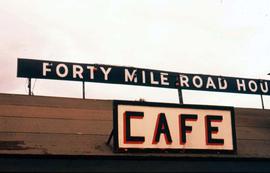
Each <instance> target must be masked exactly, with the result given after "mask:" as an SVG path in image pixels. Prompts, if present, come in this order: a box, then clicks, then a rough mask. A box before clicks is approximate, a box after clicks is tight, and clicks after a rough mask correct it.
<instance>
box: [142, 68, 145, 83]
mask: <svg viewBox="0 0 270 173" xmlns="http://www.w3.org/2000/svg"><path fill="white" fill-rule="evenodd" d="M142 83H145V71H144V70H143V71H142Z"/></svg>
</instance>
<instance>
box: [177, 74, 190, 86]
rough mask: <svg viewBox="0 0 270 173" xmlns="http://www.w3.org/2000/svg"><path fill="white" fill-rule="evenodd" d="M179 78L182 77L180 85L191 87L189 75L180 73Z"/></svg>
mask: <svg viewBox="0 0 270 173" xmlns="http://www.w3.org/2000/svg"><path fill="white" fill-rule="evenodd" d="M179 78H180V86H181V87H183V86H184V85H185V86H186V87H189V84H188V77H187V76H185V75H181V74H180V75H179Z"/></svg>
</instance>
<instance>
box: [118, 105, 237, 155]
mask: <svg viewBox="0 0 270 173" xmlns="http://www.w3.org/2000/svg"><path fill="white" fill-rule="evenodd" d="M113 111H114V112H113V116H114V117H113V121H114V127H113V129H114V151H115V152H148V151H150V152H152V151H162V152H163V151H168V152H170V151H171V152H214V153H235V152H236V139H235V138H236V136H235V124H234V110H233V108H232V107H219V106H200V105H178V104H161V103H148V102H130V101H114V110H113Z"/></svg>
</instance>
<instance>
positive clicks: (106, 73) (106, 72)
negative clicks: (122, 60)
mask: <svg viewBox="0 0 270 173" xmlns="http://www.w3.org/2000/svg"><path fill="white" fill-rule="evenodd" d="M100 69H101V71H102V72H103V74H104V80H108V75H109V73H110V72H111V70H112V68H111V67H109V68H108V69H107V70H105V68H104V67H100Z"/></svg>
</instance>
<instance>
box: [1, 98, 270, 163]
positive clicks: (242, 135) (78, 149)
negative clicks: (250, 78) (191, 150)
mask: <svg viewBox="0 0 270 173" xmlns="http://www.w3.org/2000/svg"><path fill="white" fill-rule="evenodd" d="M235 114H236V115H235V117H236V120H235V121H236V135H237V145H238V154H237V155H211V157H239V158H270V110H259V109H243V108H241V109H240V108H236V109H235ZM111 130H112V101H109V100H82V99H74V98H59V97H57V98H56V97H40V96H25V95H10V94H0V154H40V155H44V154H46V155H47V154H50V155H54V154H55V155H62V154H63V155H100V156H103V155H106V156H112V155H123V154H115V153H113V152H112V148H111V146H107V145H106V144H105V143H106V141H107V139H108V136H109V134H110V132H111ZM133 155H152V156H155V155H157V156H158V155H160V154H153V153H150V154H133ZM163 155H166V156H168V157H181V156H186V155H185V154H163ZM188 156H194V157H208V156H209V155H199V154H192V155H188Z"/></svg>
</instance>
